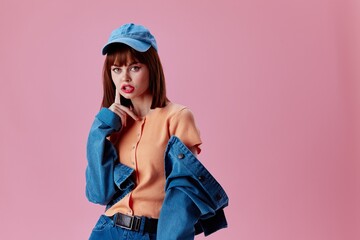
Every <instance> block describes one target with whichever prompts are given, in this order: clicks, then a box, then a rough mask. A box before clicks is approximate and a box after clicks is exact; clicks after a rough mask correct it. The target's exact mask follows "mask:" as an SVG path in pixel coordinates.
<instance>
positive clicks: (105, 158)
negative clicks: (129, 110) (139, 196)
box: [85, 108, 135, 208]
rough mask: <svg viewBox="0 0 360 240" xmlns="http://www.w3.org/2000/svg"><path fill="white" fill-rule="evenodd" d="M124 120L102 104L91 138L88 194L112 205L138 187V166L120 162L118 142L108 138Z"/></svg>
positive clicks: (98, 202)
mask: <svg viewBox="0 0 360 240" xmlns="http://www.w3.org/2000/svg"><path fill="white" fill-rule="evenodd" d="M120 128H121V121H120V118H119V116H118V115H116V114H115V113H114V112H112V111H111V110H110V109H108V108H101V110H100V111H99V113H98V114H97V115H96V117H95V120H94V122H93V124H92V126H91V129H90V133H89V137H88V141H87V160H88V165H87V167H86V171H85V176H86V197H87V198H88V200H89V201H90V202H93V203H97V204H101V205H107V206H106V208H109V207H110V206H112V205H113V204H115V203H116V202H117V201H119V200H120V199H121V198H123V197H124V196H125V195H126V194H127V193H129V192H130V191H131V190H132V189H133V188H134V185H135V184H134V181H133V179H132V177H131V175H132V173H133V172H134V169H132V168H129V167H128V166H125V165H123V164H121V163H119V160H118V155H117V152H116V149H115V147H114V145H113V144H112V143H111V142H110V141H109V140H108V139H107V138H106V137H107V136H109V135H110V134H111V133H113V132H115V131H119V130H120Z"/></svg>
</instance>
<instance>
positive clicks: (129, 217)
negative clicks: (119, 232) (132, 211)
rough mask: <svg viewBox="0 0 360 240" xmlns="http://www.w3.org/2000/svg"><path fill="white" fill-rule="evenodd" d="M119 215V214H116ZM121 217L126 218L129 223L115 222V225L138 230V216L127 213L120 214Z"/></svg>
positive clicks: (139, 221) (139, 219)
mask: <svg viewBox="0 0 360 240" xmlns="http://www.w3.org/2000/svg"><path fill="white" fill-rule="evenodd" d="M118 217H119V216H118ZM122 217H123V218H127V219H129V224H126V225H125V224H116V225H117V226H119V227H121V228H124V229H127V230H130V231H139V229H140V223H141V218H140V217H137V216H128V215H125V214H124V215H122ZM135 219H136V220H137V221H134V220H135ZM126 222H127V221H126ZM134 222H135V225H134Z"/></svg>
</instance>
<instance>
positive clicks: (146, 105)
mask: <svg viewBox="0 0 360 240" xmlns="http://www.w3.org/2000/svg"><path fill="white" fill-rule="evenodd" d="M131 102H132V105H133V107H134V109H133V112H134V113H135V114H136V115H137V116H138V117H140V118H142V117H145V116H146V115H147V114H148V113H149V111H150V108H151V104H152V95H151V94H146V95H143V96H141V97H137V98H134V99H131Z"/></svg>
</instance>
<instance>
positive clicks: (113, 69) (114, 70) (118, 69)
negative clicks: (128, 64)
mask: <svg viewBox="0 0 360 240" xmlns="http://www.w3.org/2000/svg"><path fill="white" fill-rule="evenodd" d="M111 71H113V72H114V73H119V72H120V68H119V67H111Z"/></svg>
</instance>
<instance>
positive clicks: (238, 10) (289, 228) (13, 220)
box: [0, 0, 360, 240]
mask: <svg viewBox="0 0 360 240" xmlns="http://www.w3.org/2000/svg"><path fill="white" fill-rule="evenodd" d="M105 2H106V4H105ZM131 21H133V22H136V23H141V24H143V25H145V26H147V27H149V28H150V29H151V31H152V32H153V33H154V35H155V36H156V37H157V40H158V44H159V53H160V56H161V59H162V62H163V65H164V68H165V73H166V76H167V86H168V94H169V97H170V98H171V99H172V100H173V101H174V102H178V103H182V104H184V105H187V106H189V107H190V108H191V109H192V111H193V113H194V115H195V118H196V121H197V124H198V127H199V128H200V129H201V134H202V138H203V142H204V144H203V147H202V148H203V152H202V154H201V155H200V156H199V157H200V159H201V160H202V161H203V163H204V164H205V165H206V166H207V167H208V169H209V170H210V171H211V172H212V173H213V175H214V176H215V177H216V178H217V179H218V180H219V181H220V183H221V184H222V185H223V187H224V188H225V190H226V191H227V193H228V195H229V197H230V206H229V207H228V208H226V214H227V218H228V222H229V228H228V229H226V230H222V231H220V232H217V233H215V234H213V235H211V236H210V237H208V238H206V239H241V240H264V239H266V240H289V239H292V240H300V239H301V240H303V239H305V240H345V239H346V240H355V239H360V227H359V226H360V206H359V202H360V190H359V188H360V171H359V169H360V163H359V159H360V147H359V145H360V126H359V125H360V124H359V122H360V67H359V66H360V61H359V60H360V44H359V43H360V28H359V26H360V2H359V1H358V0H306V1H304V0H292V1H289V0H272V1H269V0H242V1H240V0H239V1H238V0H233V1H230V0H228V1H207V0H202V1H200V0H192V1H189V0H187V1H184V0H183V1H139V0H138V1H85V0H82V1H81V0H79V1H60V0H57V1H48V0H32V1H25V0H23V1H15V0H2V1H1V3H0V31H1V38H0V68H1V71H0V81H1V88H0V100H1V101H0V104H1V105H0V108H1V120H0V121H1V126H0V130H1V134H0V160H1V161H0V188H1V191H0V192H1V196H0V213H1V217H0V221H1V225H0V226H1V231H0V239H40V240H42V239H54V240H57V239H59V240H60V239H61V240H62V239H87V238H88V236H89V234H90V232H91V229H92V227H93V225H94V224H95V222H96V220H97V218H98V217H99V215H100V214H101V213H102V212H103V210H104V208H103V207H102V206H98V205H94V204H91V203H89V202H87V200H86V198H85V194H84V187H85V173H84V171H85V167H86V158H85V144H86V139H87V134H88V131H89V128H90V126H91V123H92V121H93V119H94V116H95V114H96V113H97V111H98V109H99V106H100V101H101V95H102V88H101V80H100V78H101V68H102V62H103V60H104V58H103V56H102V55H101V53H100V51H101V48H102V46H103V44H105V42H106V40H107V38H108V36H109V34H110V31H111V30H113V29H114V28H116V27H118V26H119V25H121V24H123V23H126V22H131ZM197 239H205V238H204V237H203V236H199V237H197Z"/></svg>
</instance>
